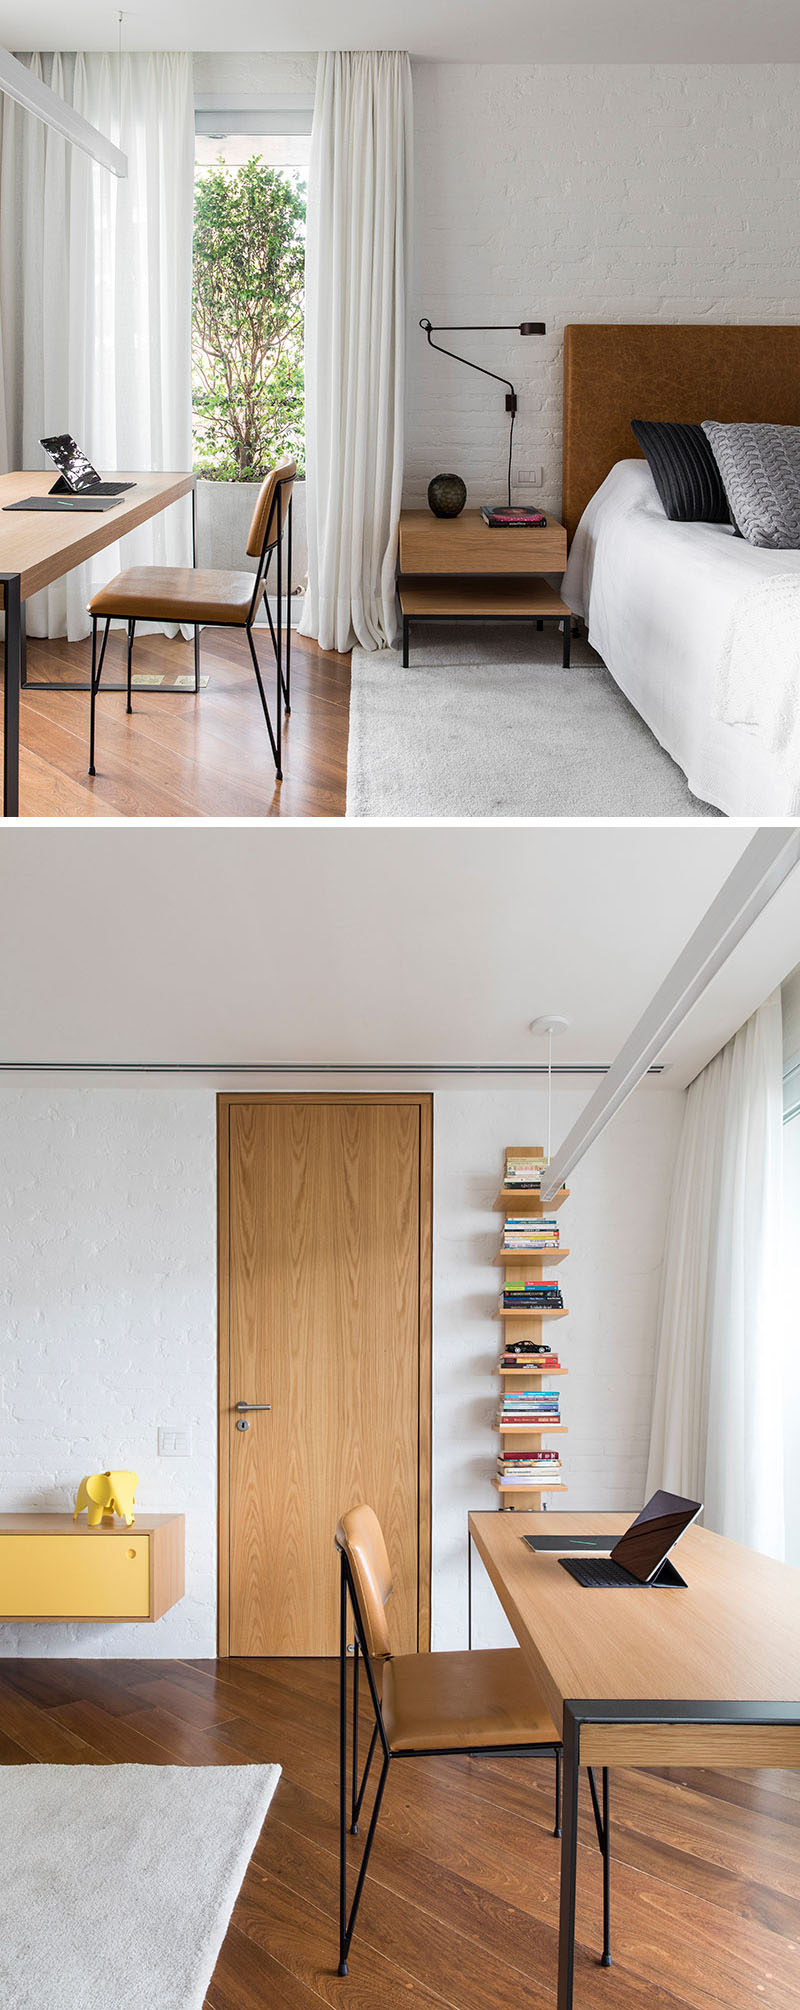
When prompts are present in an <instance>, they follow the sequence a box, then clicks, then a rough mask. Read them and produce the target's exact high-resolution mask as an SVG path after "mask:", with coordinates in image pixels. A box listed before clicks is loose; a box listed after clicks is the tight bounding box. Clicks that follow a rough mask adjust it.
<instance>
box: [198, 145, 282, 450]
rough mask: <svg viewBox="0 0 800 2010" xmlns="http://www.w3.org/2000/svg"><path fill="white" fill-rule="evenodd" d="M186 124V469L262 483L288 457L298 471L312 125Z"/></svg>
mask: <svg viewBox="0 0 800 2010" xmlns="http://www.w3.org/2000/svg"><path fill="white" fill-rule="evenodd" d="M196 124H197V128H198V130H197V133H196V139H195V212H194V261H193V265H194V273H193V302H192V407H193V432H194V465H195V469H196V471H197V473H198V474H200V475H203V476H204V477H205V478H206V479H211V480H218V481H260V480H261V479H262V478H263V476H264V475H265V474H266V473H267V472H268V470H269V469H270V468H271V467H274V466H275V464H276V462H277V461H280V460H285V459H287V458H291V459H293V460H296V462H297V465H298V468H299V470H300V471H301V472H302V471H303V467H304V444H305V443H304V430H303V427H304V410H303V294H304V270H305V219H306V183H307V172H308V157H309V148H310V144H311V141H310V125H311V119H310V114H308V113H299V114H298V113H294V114H288V113H283V114H282V115H277V114H269V113H263V114H259V113H254V112H252V111H249V112H227V113H220V112H216V113H213V114H211V113H202V112H199V113H198V114H197V118H196ZM279 125H283V126H284V127H286V128H287V130H285V131H278V130H276V129H275V128H277V127H278V126H279Z"/></svg>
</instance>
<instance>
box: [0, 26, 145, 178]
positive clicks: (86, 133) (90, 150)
mask: <svg viewBox="0 0 800 2010" xmlns="http://www.w3.org/2000/svg"><path fill="white" fill-rule="evenodd" d="M0 91H2V92H3V94H4V95H5V97H7V98H14V99H15V101H16V103H17V104H18V105H21V106H22V108H23V111H26V112H32V114H33V117H34V118H35V119H41V120H42V123H43V125H46V126H50V127H51V129H52V131H53V132H55V133H60V134H61V137H62V139H65V140H69V143H70V145H71V146H73V147H82V149H83V152H84V153H85V154H89V155H90V156H91V158H92V160H93V161H97V162H98V165H99V166H100V167H104V168H108V169H109V170H110V172H111V174H115V175H119V176H120V178H121V179H124V177H125V176H126V175H127V172H128V156H127V154H124V153H121V152H120V149H119V147H115V146H114V144H113V142H112V141H111V140H107V139H106V136H105V133H99V132H98V130H97V127H96V126H90V124H89V121H88V119H82V118H81V115H80V113H79V112H74V111H73V109H72V106H71V105H68V104H67V103H66V101H65V99H64V98H60V97H59V95H58V92H57V91H51V90H50V87H49V85H48V84H43V83H42V82H41V79H40V78H39V77H34V76H33V74H32V72H31V71H30V70H29V69H28V68H27V65H26V64H25V63H20V62H18V61H17V58H16V56H12V55H11V54H10V52H9V50H8V49H0Z"/></svg>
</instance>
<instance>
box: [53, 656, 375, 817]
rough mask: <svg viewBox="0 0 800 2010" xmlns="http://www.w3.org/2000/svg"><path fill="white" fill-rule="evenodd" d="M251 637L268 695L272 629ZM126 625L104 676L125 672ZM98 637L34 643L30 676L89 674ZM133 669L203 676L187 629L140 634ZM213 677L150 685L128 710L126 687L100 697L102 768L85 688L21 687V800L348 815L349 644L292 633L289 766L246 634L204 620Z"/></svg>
mask: <svg viewBox="0 0 800 2010" xmlns="http://www.w3.org/2000/svg"><path fill="white" fill-rule="evenodd" d="M256 647H257V649H258V652H259V660H260V662H261V664H262V667H263V670H264V680H265V688H266V690H267V694H268V697H271V694H272V691H273V688H274V681H275V670H274V658H273V656H272V653H271V647H270V641H269V636H268V634H267V633H266V631H265V630H261V629H259V630H257V631H256ZM124 655H125V647H124V636H123V634H122V632H121V631H120V632H119V633H114V634H112V635H111V637H110V638H109V644H108V650H107V654H106V662H105V665H104V668H103V677H104V680H105V679H108V681H109V682H113V683H118V682H119V680H120V678H121V677H122V678H123V679H124ZM89 661H90V644H89V643H88V642H73V643H67V642H63V641H57V642H36V641H31V642H29V644H28V678H29V680H30V681H31V682H33V681H35V680H36V679H43V680H47V681H48V682H49V681H52V680H53V679H55V678H60V679H62V680H63V681H66V682H77V681H79V680H81V679H84V678H88V675H89ZM134 673H135V674H136V673H138V674H141V675H146V676H149V677H154V676H157V677H162V678H163V680H164V683H165V684H166V685H170V684H173V683H174V681H175V679H176V677H190V678H191V679H192V680H193V679H194V648H193V644H192V643H191V642H182V641H180V640H179V639H178V640H175V641H168V640H167V639H166V638H165V637H164V636H161V635H153V636H146V635H145V636H142V637H141V638H137V641H136V644H135V647H134ZM201 675H203V676H207V677H208V683H207V685H206V686H205V687H204V688H203V689H202V690H201V691H200V693H199V695H198V696H197V697H195V694H194V691H183V690H179V693H178V695H176V696H171V695H170V696H164V695H163V692H159V693H158V694H156V693H155V692H154V691H153V689H152V688H151V689H149V690H148V689H147V688H144V689H142V690H140V691H137V692H135V693H134V700H133V703H134V710H133V713H132V715H131V716H130V717H127V716H126V713H125V698H124V694H112V693H109V694H108V695H107V696H104V695H103V693H102V688H101V693H100V697H99V699H98V705H97V722H98V723H97V761H96V766H97V775H96V777H95V779H94V780H92V779H91V777H90V776H89V775H88V774H87V772H86V770H87V763H88V744H89V741H88V735H89V698H88V694H87V693H84V692H69V691H38V692H37V691H33V690H31V689H30V688H28V689H26V690H24V691H23V693H22V703H21V721H20V807H21V813H22V815H23V816H29V817H275V816H284V817H343V816H344V813H345V792H346V785H347V731H348V718H349V706H350V666H349V657H347V656H339V655H335V654H334V653H333V652H331V653H326V652H325V651H324V650H322V649H320V648H318V646H317V644H316V643H315V642H309V641H306V640H305V638H303V637H300V636H297V635H293V637H292V715H291V718H290V719H288V720H287V721H286V725H285V729H284V751H283V773H284V780H283V782H282V783H280V784H276V782H275V769H274V765H273V760H272V754H271V752H270V747H269V741H268V739H267V733H266V727H265V725H264V716H263V713H262V711H261V706H260V703H259V699H258V694H257V690H256V683H255V678H254V675H253V668H252V664H251V661H250V655H249V651H248V648H247V643H246V641H245V639H244V637H243V636H241V635H237V634H236V633H235V632H233V631H231V630H230V629H220V628H217V629H205V630H204V631H203V636H202V642H201Z"/></svg>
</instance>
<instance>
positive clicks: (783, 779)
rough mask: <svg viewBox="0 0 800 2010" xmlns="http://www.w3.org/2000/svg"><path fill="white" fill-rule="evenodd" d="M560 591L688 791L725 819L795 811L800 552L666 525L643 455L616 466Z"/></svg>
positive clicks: (799, 754)
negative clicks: (680, 773)
mask: <svg viewBox="0 0 800 2010" xmlns="http://www.w3.org/2000/svg"><path fill="white" fill-rule="evenodd" d="M563 592H564V598H565V600H566V601H567V603H568V605H569V606H570V607H571V608H572V609H573V611H574V613H576V614H580V615H581V616H582V617H583V618H584V620H585V621H586V623H587V626H588V630H589V640H590V642H591V643H592V646H593V647H594V648H595V649H596V650H597V651H598V654H599V655H600V656H602V658H603V661H604V663H606V665H607V667H608V669H609V670H610V672H611V675H612V677H614V679H615V681H616V682H617V684H619V686H620V689H621V690H622V691H624V692H625V695H626V697H627V698H629V699H630V702H631V704H632V705H635V707H636V709H637V711H638V712H639V713H640V714H641V716H642V718H643V719H644V720H645V721H646V723H647V725H648V726H649V727H650V729H651V731H652V732H653V733H654V734H655V736H656V738H657V739H658V740H659V741H660V743H661V745H662V746H663V747H666V749H667V752H668V753H670V754H671V755H672V757H673V760H675V761H677V762H678V763H679V765H680V766H681V767H682V769H683V771H684V774H685V775H686V777H687V780H688V783H689V787H690V789H691V790H692V791H693V793H694V794H695V795H696V796H699V797H700V798H701V800H702V801H704V802H709V803H713V804H714V805H715V807H716V808H718V809H721V810H724V811H725V812H726V813H727V815H729V816H746V817H750V816H754V817H770V816H772V817H780V816H794V815H797V814H798V813H800V551H798V552H794V551H766V550H760V549H758V548H757V547H755V546H754V545H750V544H747V543H746V542H745V540H744V539H743V538H739V537H737V536H736V534H735V532H734V531H733V529H732V528H730V527H728V526H727V525H724V524H706V523H670V522H669V520H668V518H667V517H666V516H665V515H664V511H663V509H662V506H661V503H660V502H659V499H658V495H657V492H656V488H655V484H654V482H653V477H652V475H651V473H650V470H649V468H648V466H647V463H646V462H645V461H641V460H631V461H618V462H617V465H616V467H614V468H612V470H611V473H610V475H608V476H607V478H606V480H605V481H604V482H603V484H602V487H601V488H599V489H598V491H597V494H596V495H595V496H593V497H592V500H591V502H590V503H589V505H588V508H587V509H586V510H585V511H584V513H583V516H582V518H581V521H580V524H579V526H578V529H577V531H576V533H575V539H574V542H573V545H572V550H571V552H570V558H569V564H568V566H567V571H566V574H565V578H564V587H563Z"/></svg>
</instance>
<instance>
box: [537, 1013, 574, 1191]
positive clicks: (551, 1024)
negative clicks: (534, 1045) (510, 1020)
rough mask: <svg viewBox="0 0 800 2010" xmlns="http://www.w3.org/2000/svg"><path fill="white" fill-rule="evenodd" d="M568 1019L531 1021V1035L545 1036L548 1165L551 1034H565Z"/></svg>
mask: <svg viewBox="0 0 800 2010" xmlns="http://www.w3.org/2000/svg"><path fill="white" fill-rule="evenodd" d="M568 1025H569V1020H568V1019H559V1018H558V1017H557V1016H556V1015H555V1014H553V1013H545V1014H544V1016H543V1017H542V1018H541V1019H532V1020H531V1023H530V1031H531V1033H546V1034H547V1162H548V1165H549V1163H550V1148H551V1144H552V1135H553V1034H554V1033H565V1032H566V1030H567V1027H568Z"/></svg>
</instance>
